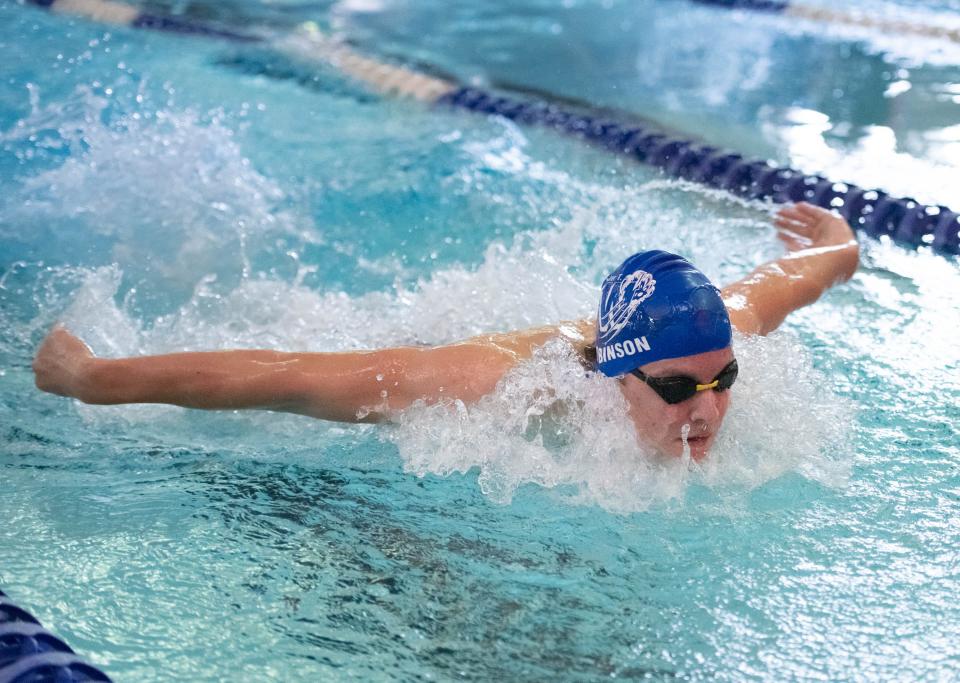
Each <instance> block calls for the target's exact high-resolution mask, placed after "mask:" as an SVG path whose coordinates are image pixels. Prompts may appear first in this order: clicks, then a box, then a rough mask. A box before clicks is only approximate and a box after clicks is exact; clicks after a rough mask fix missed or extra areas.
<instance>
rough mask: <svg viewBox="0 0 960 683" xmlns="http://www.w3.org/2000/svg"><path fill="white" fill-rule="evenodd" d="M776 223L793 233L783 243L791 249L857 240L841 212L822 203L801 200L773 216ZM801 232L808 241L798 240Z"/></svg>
mask: <svg viewBox="0 0 960 683" xmlns="http://www.w3.org/2000/svg"><path fill="white" fill-rule="evenodd" d="M774 225H776V226H777V228H778V229H779V230H781V231H783V232H788V233H792V236H791V235H786V236H785V237H784V242H785V243H786V244H787V246H788V247H789V248H791V249H796V248H803V246H816V245H826V244H841V243H844V242H851V241H854V239H855V238H854V235H853V231H852V230H851V229H850V225H849V224H848V223H847V222H846V221H845V220H844V219H843V218H841V217H840V216H839V215H837V214H836V213H834V212H832V211H828V210H826V209H821V208H820V207H819V206H814V205H813V204H807V203H806V202H800V203H799V204H793V205H788V206H784V207H783V208H781V209H780V210H779V211H778V212H777V214H776V216H775V217H774ZM797 235H799V236H800V237H801V238H803V239H805V240H809V243H808V244H806V245H804V244H802V241H803V239H802V240H799V241H798V240H797V239H796V238H795V236H797Z"/></svg>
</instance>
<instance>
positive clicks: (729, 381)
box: [630, 359, 739, 405]
mask: <svg viewBox="0 0 960 683" xmlns="http://www.w3.org/2000/svg"><path fill="white" fill-rule="evenodd" d="M738 372H739V369H738V368H737V360H736V359H733V360H732V361H730V363H729V364H728V365H727V367H725V368H724V369H723V370H721V371H720V374H719V375H717V376H716V377H714V378H713V381H712V382H710V383H709V384H698V383H697V380H695V379H693V378H692V377H687V376H685V375H677V376H675V377H650V376H649V375H647V374H645V373H644V372H643V371H642V370H640V369H637V370H631V371H630V374H631V375H633V376H634V377H637V378H638V379H640V380H641V381H643V382H646V383H647V386H649V387H650V388H651V389H653V390H654V391H655V392H657V395H658V396H659V397H660V398H662V399H663V400H664V401H666V402H667V403H669V404H670V405H673V404H676V403H682V402H683V401H686V400H687V399H690V398H693V397H694V396H696V395H697V392H700V391H706V390H707V389H713V390H714V391H726V390H727V389H729V388H730V387H732V386H733V383H734V382H735V381H737V373H738Z"/></svg>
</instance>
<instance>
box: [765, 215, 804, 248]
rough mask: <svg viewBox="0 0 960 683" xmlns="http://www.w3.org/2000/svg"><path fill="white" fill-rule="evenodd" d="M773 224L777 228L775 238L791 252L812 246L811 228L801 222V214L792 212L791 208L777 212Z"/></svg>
mask: <svg viewBox="0 0 960 683" xmlns="http://www.w3.org/2000/svg"><path fill="white" fill-rule="evenodd" d="M773 224H774V226H776V228H777V237H779V238H780V240H781V241H782V242H783V243H784V244H785V245H786V246H787V248H788V249H790V250H791V251H794V250H797V249H806V248H807V247H810V246H813V242H814V234H813V233H814V229H813V226H811V225H810V223H809V222H807V221H804V220H802V216H801V214H799V213H797V212H796V211H794V210H792V208H784V209H781V210H780V211H779V212H777V215H776V216H774V219H773Z"/></svg>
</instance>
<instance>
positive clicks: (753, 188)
mask: <svg viewBox="0 0 960 683" xmlns="http://www.w3.org/2000/svg"><path fill="white" fill-rule="evenodd" d="M698 1H699V2H707V3H709V4H719V5H723V6H726V7H748V6H749V7H750V8H755V9H765V10H770V11H781V10H785V9H787V8H788V3H785V2H779V1H778V0H698ZM28 2H31V3H32V4H35V5H40V6H43V7H47V8H49V9H51V10H52V11H54V12H62V13H67V14H72V15H75V16H81V17H85V18H88V19H93V20H98V17H104V18H105V19H103V20H105V21H109V22H111V23H118V24H124V25H128V26H133V27H139V28H150V29H155V30H161V31H171V32H177V33H189V34H196V35H207V36H216V37H220V38H224V39H228V40H237V41H243V42H269V44H270V45H271V46H272V47H274V48H276V49H278V50H281V51H284V52H286V53H287V54H290V55H293V56H294V57H298V58H301V59H309V60H316V61H319V62H322V63H325V64H329V65H331V66H333V67H334V68H337V69H339V70H340V71H342V72H343V73H345V74H346V75H348V76H350V77H351V78H353V79H355V80H357V81H359V82H361V83H363V84H365V85H366V86H368V87H370V88H372V89H374V90H375V91H378V92H380V93H383V94H388V95H396V96H401V97H410V98H414V99H416V100H419V101H421V102H425V103H428V104H436V105H444V106H448V107H454V108H459V109H465V110H468V111H473V112H478V113H482V114H488V115H496V116H502V117H504V118H507V119H510V120H512V121H516V122H518V123H521V124H526V125H541V126H546V127H549V128H553V129H555V130H557V131H560V132H563V133H567V134H571V135H575V136H578V137H581V138H584V139H586V140H589V141H591V142H594V143H596V144H599V145H602V146H604V147H606V148H608V149H610V150H611V151H614V152H617V153H620V154H625V155H627V156H630V157H632V158H634V159H636V160H638V161H641V162H645V163H648V164H650V165H652V166H655V167H657V168H659V169H660V170H662V171H663V172H664V173H665V174H667V175H669V176H673V177H675V178H682V179H686V180H689V181H693V182H697V183H701V184H704V185H707V186H709V187H713V188H716V189H720V190H725V191H727V192H730V193H732V194H735V195H738V196H740V197H744V198H747V199H757V200H768V201H773V202H777V203H781V202H797V201H807V202H810V203H812V204H816V205H818V206H822V207H824V208H830V209H835V210H837V211H838V212H839V213H840V214H842V215H843V216H844V218H846V219H847V220H848V221H850V224H851V225H852V226H853V227H854V228H855V229H856V230H858V231H859V232H861V233H864V234H867V235H869V236H871V237H876V238H883V237H888V238H890V239H892V240H894V241H896V242H899V243H901V244H904V245H907V246H913V247H921V246H927V247H930V248H931V249H932V250H933V251H936V252H938V253H942V254H960V214H958V212H957V211H954V210H952V209H950V208H948V207H946V206H942V205H927V204H921V203H919V202H917V201H916V200H914V199H912V198H910V197H894V196H891V195H889V194H887V193H886V192H884V191H882V190H877V189H865V188H861V187H858V186H856V185H853V184H850V183H843V182H836V181H833V180H830V179H828V178H825V177H823V176H820V175H811V174H805V173H802V172H801V171H798V170H796V169H793V168H789V167H784V166H778V165H776V164H773V163H771V162H769V161H766V160H760V159H750V158H746V157H744V156H742V155H740V154H738V153H736V152H733V151H731V150H727V149H722V148H719V147H714V146H711V145H706V144H702V143H699V142H697V141H694V140H691V139H689V138H686V137H683V136H678V135H676V134H674V133H671V132H669V131H666V130H664V129H663V128H662V127H659V126H655V125H652V124H646V123H645V124H637V123H625V122H623V121H618V120H616V119H613V118H611V117H610V116H608V115H604V114H596V113H593V112H591V111H590V110H589V105H586V106H585V107H584V109H585V111H586V113H583V112H580V111H576V110H574V109H573V108H571V107H567V106H564V105H561V104H559V103H553V102H551V101H547V100H545V99H542V98H517V97H514V96H510V95H506V94H501V93H494V92H487V91H485V90H482V89H479V88H472V87H464V86H461V85H460V84H457V83H455V82H453V81H450V80H447V79H442V78H437V77H435V76H429V75H426V74H423V73H419V72H417V71H414V70H412V69H410V68H407V67H403V66H397V65H393V64H387V63H384V62H382V61H379V60H377V59H375V58H373V57H370V56H368V55H363V54H360V53H359V52H357V51H356V50H354V49H353V48H352V47H350V46H348V45H346V44H344V43H343V42H340V41H338V40H335V39H333V38H330V37H329V36H327V35H325V34H324V33H323V32H322V31H320V29H319V28H318V27H317V25H316V24H314V23H312V22H308V23H306V24H303V25H302V26H301V27H300V29H299V30H298V31H296V32H294V33H292V34H291V35H288V36H286V37H283V38H280V39H268V38H266V37H262V36H252V35H245V34H239V33H234V32H232V31H227V30H223V29H219V28H214V27H208V26H205V25H202V24H195V23H192V22H189V21H186V20H183V19H174V18H168V17H161V16H157V15H149V14H144V13H142V12H140V11H139V10H136V9H135V8H131V7H130V6H129V5H123V4H122V3H118V2H113V1H111V0H28ZM789 7H793V6H789ZM594 112H595V110H594Z"/></svg>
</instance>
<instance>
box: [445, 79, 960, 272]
mask: <svg viewBox="0 0 960 683" xmlns="http://www.w3.org/2000/svg"><path fill="white" fill-rule="evenodd" d="M438 103H439V104H446V105H448V106H451V107H455V108H459V109H466V110H469V111H475V112H479V113H483V114H489V115H496V116H502V117H504V118H507V119H510V120H512V121H517V122H518V123H523V124H528V125H531V124H539V125H542V126H546V127H549V128H554V129H557V130H559V131H562V132H565V133H570V134H573V135H577V136H580V137H582V138H584V139H586V140H589V141H591V142H594V143H596V144H599V145H601V146H603V147H606V148H608V149H610V150H613V151H615V152H618V153H621V154H625V155H627V156H630V157H632V158H634V159H636V160H638V161H642V162H644V163H647V164H650V165H652V166H655V167H657V168H659V169H660V170H661V171H663V172H664V173H665V174H666V175H669V176H671V177H675V178H681V179H685V180H689V181H692V182H696V183H700V184H703V185H707V186H709V187H713V188H716V189H718V190H724V191H726V192H730V193H732V194H735V195H737V196H739V197H743V198H745V199H755V200H761V201H772V202H775V203H785V202H800V201H804V202H809V203H811V204H816V205H817V206H821V207H824V208H827V209H835V210H837V211H838V212H839V213H840V214H841V215H842V216H843V217H844V218H846V219H847V220H848V221H849V222H850V224H851V225H852V226H853V227H854V228H855V229H857V230H858V231H860V232H862V233H865V234H867V235H870V236H871V237H876V238H882V237H888V238H890V239H892V240H894V241H896V242H899V243H900V244H904V245H908V246H912V247H920V246H928V247H930V248H932V249H933V250H934V251H936V252H939V253H942V254H958V253H960V214H958V213H957V212H956V211H953V210H951V209H949V208H948V207H946V206H939V205H926V204H921V203H919V202H917V201H916V200H914V199H912V198H909V197H892V196H890V195H888V194H887V193H885V192H883V191H882V190H869V189H864V188H861V187H858V186H856V185H853V184H850V183H841V182H836V181H833V180H829V179H827V178H824V177H823V176H819V175H811V174H804V173H802V172H800V171H798V170H796V169H792V168H788V167H783V166H777V165H775V164H773V163H771V162H769V161H763V160H759V159H749V158H745V157H743V156H742V155H740V154H737V153H735V152H731V151H730V150H724V149H720V148H717V147H713V146H711V145H705V144H701V143H698V142H696V141H694V140H689V139H687V138H684V137H677V136H674V135H670V134H669V133H666V132H664V131H663V130H660V129H657V128H654V127H649V126H643V125H636V124H633V125H625V124H623V123H621V122H618V121H615V120H611V119H607V118H604V117H595V116H593V115H591V114H583V113H576V112H570V111H565V110H563V109H561V108H560V107H558V106H555V105H552V104H547V103H544V102H525V101H521V100H518V99H515V98H512V97H507V96H504V95H500V94H495V93H489V92H485V91H483V90H480V89H477V88H460V89H459V90H456V91H454V92H452V93H450V94H448V95H445V96H444V97H442V98H441V99H440V100H439V102H438Z"/></svg>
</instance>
